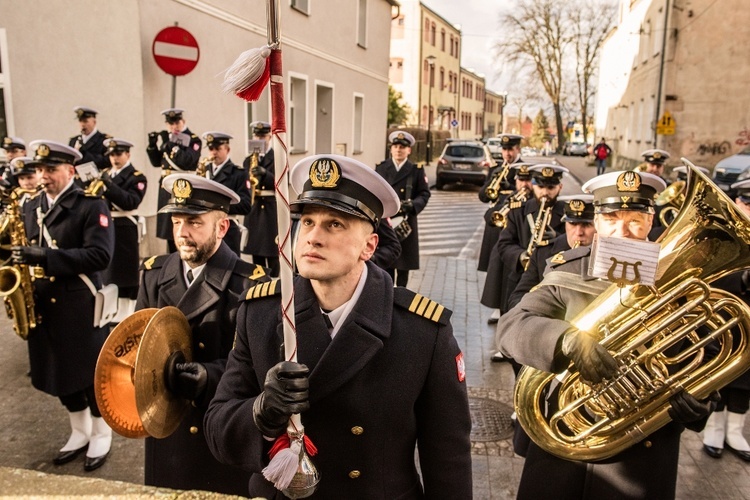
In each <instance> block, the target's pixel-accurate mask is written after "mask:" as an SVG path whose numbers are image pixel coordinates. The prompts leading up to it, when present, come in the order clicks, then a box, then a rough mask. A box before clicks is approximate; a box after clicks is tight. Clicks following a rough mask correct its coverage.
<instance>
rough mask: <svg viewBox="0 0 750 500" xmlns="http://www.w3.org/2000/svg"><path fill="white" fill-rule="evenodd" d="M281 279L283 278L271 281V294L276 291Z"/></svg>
mask: <svg viewBox="0 0 750 500" xmlns="http://www.w3.org/2000/svg"><path fill="white" fill-rule="evenodd" d="M279 281H281V280H273V281H270V282H269V284H270V285H271V286H270V289H271V291H270V293H271V295H273V294H275V293H276V285H277V284H278V283H279Z"/></svg>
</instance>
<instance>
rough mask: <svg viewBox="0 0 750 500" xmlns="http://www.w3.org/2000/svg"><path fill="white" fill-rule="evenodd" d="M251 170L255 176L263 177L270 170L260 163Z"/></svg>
mask: <svg viewBox="0 0 750 500" xmlns="http://www.w3.org/2000/svg"><path fill="white" fill-rule="evenodd" d="M251 172H252V174H253V176H254V177H263V176H264V175H266V172H268V170H266V167H261V166H260V165H258V166H257V167H253V168H252V170H251Z"/></svg>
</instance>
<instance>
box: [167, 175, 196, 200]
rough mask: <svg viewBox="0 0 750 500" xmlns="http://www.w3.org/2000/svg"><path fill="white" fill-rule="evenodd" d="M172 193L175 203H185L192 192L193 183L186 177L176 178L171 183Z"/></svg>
mask: <svg viewBox="0 0 750 500" xmlns="http://www.w3.org/2000/svg"><path fill="white" fill-rule="evenodd" d="M172 194H173V195H174V199H175V201H176V202H177V203H185V200H187V199H188V198H190V195H192V194H193V185H192V184H190V181H189V180H187V179H177V180H176V181H174V184H173V185H172Z"/></svg>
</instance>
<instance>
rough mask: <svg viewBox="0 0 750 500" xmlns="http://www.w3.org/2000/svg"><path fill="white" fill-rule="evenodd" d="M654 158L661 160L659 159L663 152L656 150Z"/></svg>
mask: <svg viewBox="0 0 750 500" xmlns="http://www.w3.org/2000/svg"><path fill="white" fill-rule="evenodd" d="M654 159H655V160H659V159H661V153H660V152H658V151H657V152H655V153H654Z"/></svg>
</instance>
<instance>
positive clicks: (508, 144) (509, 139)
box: [497, 134, 523, 149]
mask: <svg viewBox="0 0 750 500" xmlns="http://www.w3.org/2000/svg"><path fill="white" fill-rule="evenodd" d="M497 137H498V138H499V139H500V147H501V148H503V149H511V148H514V147H516V146H518V145H520V144H521V141H522V140H523V136H522V135H518V134H499V135H498V136H497Z"/></svg>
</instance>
